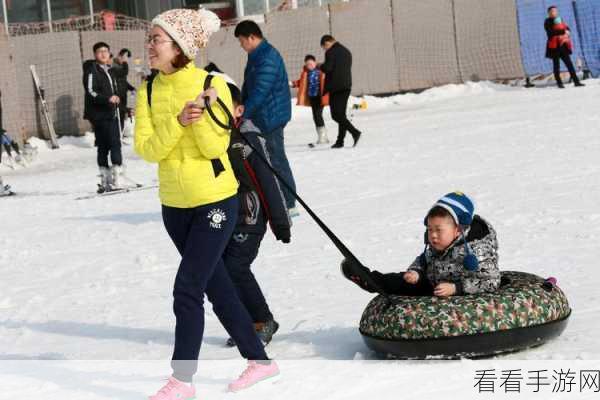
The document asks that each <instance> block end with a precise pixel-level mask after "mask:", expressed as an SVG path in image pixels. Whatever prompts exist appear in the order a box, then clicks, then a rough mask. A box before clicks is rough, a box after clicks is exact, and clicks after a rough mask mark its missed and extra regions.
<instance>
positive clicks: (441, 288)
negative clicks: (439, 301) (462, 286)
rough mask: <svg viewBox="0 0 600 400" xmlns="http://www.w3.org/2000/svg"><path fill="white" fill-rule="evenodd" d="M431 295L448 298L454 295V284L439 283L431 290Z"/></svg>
mask: <svg viewBox="0 0 600 400" xmlns="http://www.w3.org/2000/svg"><path fill="white" fill-rule="evenodd" d="M433 294H434V295H435V296H438V297H448V296H453V295H455V294H456V285H455V284H454V283H445V282H444V283H440V284H439V285H437V286H436V287H435V289H434V290H433Z"/></svg>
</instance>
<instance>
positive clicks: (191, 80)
mask: <svg viewBox="0 0 600 400" xmlns="http://www.w3.org/2000/svg"><path fill="white" fill-rule="evenodd" d="M220 25H221V22H220V20H219V18H218V17H217V16H216V15H215V14H214V13H212V12H210V11H208V10H205V9H199V10H190V9H172V10H168V11H165V12H163V13H162V14H159V15H158V16H157V17H156V18H154V19H153V20H152V28H151V30H150V36H149V38H148V44H147V48H148V55H149V60H150V65H151V67H152V68H155V69H157V70H159V73H158V74H157V75H156V76H155V77H154V78H153V79H152V80H149V81H148V82H146V83H143V84H142V85H141V86H140V87H139V89H138V96H137V103H136V126H135V137H134V148H135V151H136V152H137V153H138V154H139V155H140V156H141V157H142V158H143V159H144V160H146V161H148V162H152V163H158V170H159V171H158V176H159V186H160V189H159V194H160V201H161V203H162V216H163V223H164V225H165V228H166V231H167V233H168V234H169V236H170V238H171V240H172V241H173V243H174V245H175V247H176V248H177V250H178V251H179V253H180V254H181V262H180V264H179V268H178V271H177V275H176V278H175V286H174V289H173V297H174V301H173V311H174V313H175V320H176V326H175V348H174V351H173V356H172V362H171V367H172V369H173V374H172V376H171V377H170V378H169V380H168V382H167V383H166V385H164V386H163V387H162V388H161V389H160V390H159V391H158V392H157V393H156V394H155V395H153V396H151V397H150V399H151V400H181V399H189V398H194V396H195V392H196V391H195V388H194V386H193V383H192V380H193V376H194V374H195V373H196V371H197V369H198V356H199V352H200V347H201V344H202V339H203V333H204V323H205V319H204V295H205V294H206V296H207V298H208V300H209V301H210V302H211V303H212V305H213V310H214V311H215V314H216V315H217V316H218V318H219V320H220V321H221V323H222V324H223V326H224V327H225V329H226V330H227V332H228V333H229V335H230V336H231V337H233V338H234V340H235V341H236V343H237V345H238V350H239V352H240V354H241V355H242V356H243V357H244V358H246V359H247V360H248V367H247V368H246V370H245V371H244V372H243V373H242V374H241V375H240V377H239V378H238V379H236V380H235V381H233V382H231V383H230V384H229V386H228V388H229V390H230V391H234V392H235V391H239V390H242V389H244V388H247V387H249V386H251V385H254V384H256V383H258V382H260V381H263V380H266V379H269V378H271V377H273V376H275V375H277V374H279V368H278V366H277V363H276V362H275V361H272V360H270V359H269V358H268V356H267V354H266V352H265V349H264V347H263V345H262V343H261V341H260V339H259V338H258V336H257V334H256V332H255V330H254V326H253V324H252V319H251V318H250V315H249V314H248V311H247V310H246V308H245V307H244V306H243V304H242V303H241V301H240V299H239V297H238V295H237V293H236V289H235V286H234V285H233V283H232V281H231V278H230V277H229V274H228V273H227V270H226V268H225V265H224V262H223V252H224V250H225V247H226V246H227V243H228V241H229V238H230V237H231V235H232V233H233V230H234V228H235V225H236V219H237V213H238V209H239V203H238V199H237V188H238V183H237V180H236V178H235V175H234V173H233V169H232V167H231V163H230V161H229V157H228V156H227V149H228V147H229V131H228V130H227V129H224V128H222V127H220V126H219V125H218V124H217V123H216V122H215V121H214V120H213V119H212V118H211V117H210V116H209V115H208V113H205V111H204V104H205V103H204V96H205V94H207V93H205V92H204V83H205V80H206V79H207V76H208V73H207V72H206V71H204V70H202V69H199V68H197V67H196V66H195V65H194V61H193V60H194V59H195V58H196V55H197V53H198V51H199V50H200V49H201V48H203V47H206V45H207V43H208V40H209V37H210V36H211V35H212V34H213V33H215V32H217V31H218V30H219V29H220ZM211 84H212V87H213V88H214V91H213V90H210V92H213V93H214V92H215V91H216V93H217V94H218V95H219V96H220V98H221V99H222V102H223V103H224V104H225V107H227V108H228V109H229V110H231V108H232V104H231V94H230V93H229V90H228V88H227V85H226V84H225V81H224V80H223V79H221V78H220V77H215V78H213V79H212V82H211ZM149 91H150V92H149ZM214 112H215V115H216V117H217V118H218V119H220V120H224V118H225V112H224V111H222V110H220V109H219V108H218V107H214Z"/></svg>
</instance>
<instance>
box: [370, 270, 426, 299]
mask: <svg viewBox="0 0 600 400" xmlns="http://www.w3.org/2000/svg"><path fill="white" fill-rule="evenodd" d="M371 277H372V278H373V279H374V280H375V282H376V283H377V284H378V285H379V286H381V288H382V289H383V290H385V292H386V293H388V294H396V295H400V296H433V286H431V284H430V283H429V279H427V278H426V277H421V279H419V281H418V282H417V283H416V284H415V285H411V284H410V283H407V282H406V281H405V280H404V273H403V272H392V273H389V274H382V273H381V272H379V271H373V272H371Z"/></svg>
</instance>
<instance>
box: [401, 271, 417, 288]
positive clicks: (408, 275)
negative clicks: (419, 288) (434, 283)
mask: <svg viewBox="0 0 600 400" xmlns="http://www.w3.org/2000/svg"><path fill="white" fill-rule="evenodd" d="M404 280H405V281H406V283H410V284H411V285H415V284H416V283H417V282H419V273H418V272H417V271H408V272H405V273H404Z"/></svg>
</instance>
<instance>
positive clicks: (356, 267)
mask: <svg viewBox="0 0 600 400" xmlns="http://www.w3.org/2000/svg"><path fill="white" fill-rule="evenodd" d="M204 103H205V108H206V111H208V115H210V117H211V118H212V120H213V121H215V123H216V124H217V125H219V126H220V127H221V128H223V129H227V130H232V129H233V128H234V127H235V126H234V118H233V115H231V112H230V111H229V108H227V106H226V105H225V103H224V102H223V100H221V98H220V97H217V104H218V105H219V107H221V109H222V110H223V112H224V113H225V115H226V116H227V119H228V121H227V122H222V121H219V119H218V118H217V116H216V115H215V113H214V112H213V110H212V107H211V104H210V98H209V97H208V96H206V97H204ZM239 133H240V136H241V137H242V139H243V140H244V142H246V144H247V145H248V146H249V147H250V148H251V149H252V150H253V151H254V154H256V155H257V156H258V158H259V159H260V160H261V161H262V162H263V163H264V164H265V165H266V166H267V168H269V170H270V171H271V172H272V173H273V175H275V176H276V177H277V179H278V180H279V182H280V183H281V184H282V185H283V186H284V187H285V188H286V189H287V190H288V191H289V192H290V193H291V194H292V195H293V196H294V198H295V199H296V200H298V202H299V203H300V204H302V207H304V209H305V210H306V212H307V213H308V215H310V216H311V217H312V219H313V220H314V221H315V222H316V223H317V225H319V227H320V228H321V229H322V230H323V232H325V234H326V235H327V237H329V239H330V240H331V241H332V242H333V244H334V245H335V247H337V249H338V250H339V251H340V253H342V255H343V256H344V258H345V259H346V265H347V266H348V267H349V268H350V269H351V270H352V273H353V274H355V275H357V276H358V277H360V279H362V280H364V281H365V282H366V283H367V285H368V286H369V287H372V288H373V289H375V291H377V292H378V293H380V294H382V295H385V296H386V297H387V293H386V292H385V291H384V290H383V288H381V287H380V286H379V285H378V284H377V283H376V282H375V281H374V280H373V279H372V278H371V276H370V275H369V274H368V273H365V271H364V268H365V267H364V265H363V264H362V263H361V262H360V261H359V260H358V258H356V256H355V255H354V254H353V253H352V252H351V251H350V249H348V247H346V245H345V244H344V243H343V242H342V241H341V240H340V239H339V238H338V237H337V236H336V234H335V233H333V232H332V231H331V229H329V227H328V226H327V225H325V223H324V222H323V221H322V220H321V218H319V217H318V216H317V214H315V212H314V211H313V210H312V209H311V208H310V207H309V206H308V204H306V202H305V201H304V200H302V197H300V195H298V193H296V191H295V190H294V189H292V187H291V186H290V185H289V184H288V183H287V182H286V181H285V179H283V178H282V177H281V175H279V173H278V172H277V171H276V170H275V169H274V168H273V167H272V166H271V163H270V162H269V161H267V160H266V159H265V157H263V155H262V154H261V153H260V152H259V151H258V150H257V149H256V148H255V147H254V146H253V145H252V143H250V141H249V140H248V138H246V136H245V135H244V134H243V133H242V132H239Z"/></svg>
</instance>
